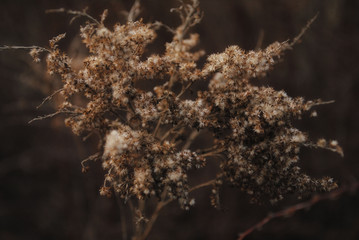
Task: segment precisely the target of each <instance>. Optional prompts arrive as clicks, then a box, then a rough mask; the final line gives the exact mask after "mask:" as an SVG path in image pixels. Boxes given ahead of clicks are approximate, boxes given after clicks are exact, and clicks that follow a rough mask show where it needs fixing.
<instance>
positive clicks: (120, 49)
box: [5, 0, 343, 239]
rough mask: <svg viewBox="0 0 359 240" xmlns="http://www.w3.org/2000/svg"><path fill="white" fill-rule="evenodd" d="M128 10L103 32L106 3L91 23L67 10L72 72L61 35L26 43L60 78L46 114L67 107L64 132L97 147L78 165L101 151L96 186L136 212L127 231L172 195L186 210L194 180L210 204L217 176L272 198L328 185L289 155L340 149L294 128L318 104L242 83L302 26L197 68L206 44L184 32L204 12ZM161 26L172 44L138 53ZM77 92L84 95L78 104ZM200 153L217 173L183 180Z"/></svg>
mask: <svg viewBox="0 0 359 240" xmlns="http://www.w3.org/2000/svg"><path fill="white" fill-rule="evenodd" d="M138 9H139V6H138V1H136V4H135V5H134V7H133V8H132V9H131V11H130V12H129V13H128V14H127V15H128V21H127V22H126V23H125V24H116V25H115V26H113V28H112V29H111V30H110V29H109V28H108V27H106V26H105V24H104V20H105V18H106V15H107V11H105V12H104V13H103V14H102V16H101V19H100V20H99V21H98V20H96V19H94V18H92V17H91V16H89V15H87V14H86V12H85V11H83V12H76V11H70V12H68V13H70V14H73V15H75V16H85V17H88V18H89V21H88V22H87V23H86V24H85V25H84V26H82V27H81V33H80V35H81V38H82V41H83V43H84V44H85V45H86V47H87V48H88V50H89V55H88V56H87V57H86V59H84V61H83V67H82V68H81V69H74V68H73V67H72V65H71V58H70V57H69V56H68V55H66V54H65V53H64V52H62V51H61V50H60V49H59V47H58V45H57V43H58V42H59V41H60V40H61V39H62V38H64V37H65V34H61V35H59V36H57V37H55V38H53V39H52V40H50V47H49V48H46V49H45V48H40V47H29V48H30V49H31V51H30V54H31V56H32V57H33V58H34V60H35V61H36V62H38V61H40V57H39V54H40V53H41V52H47V58H46V62H47V69H48V73H49V74H51V75H53V74H57V75H59V76H60V77H61V79H62V82H63V87H62V88H61V89H60V90H59V91H57V93H59V94H60V95H61V96H62V97H63V102H62V104H61V105H60V106H59V107H58V111H57V112H56V113H55V114H58V113H65V114H66V116H67V118H66V121H65V123H66V125H67V126H69V127H70V128H71V129H72V131H73V132H74V134H76V135H88V134H97V135H98V136H99V149H98V152H97V153H96V154H94V155H93V156H90V157H89V158H88V159H86V160H85V161H83V163H82V164H83V170H84V171H87V170H88V167H87V166H86V161H87V160H101V162H102V167H103V169H104V170H105V171H106V175H105V177H104V184H103V186H102V187H101V189H100V194H101V195H106V196H111V193H113V192H114V193H116V195H117V194H118V196H119V197H120V198H122V199H123V200H124V201H125V202H129V204H130V205H131V206H133V215H134V216H136V219H137V222H136V223H137V225H136V227H135V230H134V232H133V239H145V238H146V237H147V236H148V234H149V232H150V230H151V228H152V226H153V223H154V222H155V220H156V218H157V216H158V214H159V211H160V210H161V209H162V208H163V207H164V206H165V205H166V204H167V203H169V202H171V201H173V200H177V201H178V203H179V205H180V206H181V207H182V208H184V209H189V208H190V206H191V205H193V204H194V203H195V201H194V199H192V198H191V197H190V192H191V191H193V190H196V189H198V188H201V187H205V186H212V187H213V190H212V193H213V194H212V196H211V202H212V204H213V205H214V206H219V204H220V201H219V200H220V196H219V189H220V188H221V186H222V185H224V184H227V185H230V186H234V187H238V188H239V189H240V190H241V191H244V192H246V193H248V194H249V195H250V197H251V200H252V201H253V202H258V201H263V200H264V199H268V198H269V199H270V201H271V202H272V203H275V202H277V201H278V200H281V199H283V198H284V197H285V196H286V195H288V194H293V193H295V194H297V195H298V196H302V195H305V194H308V193H311V192H321V191H330V190H332V189H334V188H336V187H337V185H336V183H335V182H334V181H333V180H332V179H331V178H329V177H324V178H322V179H313V178H311V177H309V176H308V175H306V174H304V173H303V172H302V171H301V169H300V168H299V167H298V161H299V152H300V150H301V148H302V147H309V148H325V149H328V150H331V151H334V152H337V153H339V154H341V155H343V152H342V150H341V148H340V147H339V145H338V143H337V142H336V141H335V140H331V141H327V140H324V139H319V140H317V141H313V140H311V139H310V137H309V136H308V134H307V133H304V132H302V131H300V130H299V129H297V128H295V127H294V126H293V120H295V119H300V118H301V116H302V115H303V114H306V113H308V115H309V114H310V113H311V112H312V111H313V108H314V107H315V106H317V105H321V104H325V103H328V102H323V101H321V100H315V101H306V100H304V99H303V98H301V97H297V98H292V97H290V96H288V95H287V94H286V93H285V92H284V91H277V90H274V89H273V88H270V87H264V86H261V87H258V86H255V85H253V84H252V83H251V79H253V78H262V77H263V76H265V75H266V73H267V72H268V71H270V70H271V69H272V67H273V66H274V64H275V63H277V62H278V59H279V58H280V57H281V56H282V54H283V53H284V52H285V51H286V50H289V49H291V48H292V47H293V45H294V44H295V43H296V42H297V41H298V40H299V38H300V36H301V35H302V34H303V33H304V30H303V32H302V33H301V34H300V35H299V36H298V37H296V38H294V40H293V41H285V42H275V43H273V44H271V45H269V46H268V47H266V48H265V49H259V50H256V51H245V50H243V49H241V48H240V47H238V46H229V47H227V48H226V49H225V50H224V51H223V52H222V53H216V54H211V55H209V56H207V57H206V63H205V65H204V67H202V68H199V67H198V66H197V64H196V62H197V61H198V60H199V59H200V58H201V57H203V56H204V51H193V50H192V49H193V48H194V47H195V46H197V45H198V42H199V35H198V34H195V33H189V30H190V28H191V27H192V26H194V25H196V24H197V23H199V22H200V20H201V18H202V13H201V12H200V10H199V3H198V1H197V0H192V1H190V2H189V3H183V4H182V5H181V6H180V7H179V8H176V9H173V11H175V12H177V13H178V14H179V16H180V18H181V24H180V25H179V26H178V27H177V28H171V27H169V26H166V25H165V24H163V23H159V22H155V23H144V22H143V21H142V20H138V21H136V20H135V19H136V17H137V15H138V13H139V11H138ZM59 11H65V10H63V9H60V10H59ZM308 26H309V24H308ZM308 26H307V27H306V28H308ZM159 27H165V28H166V29H167V30H169V31H170V32H171V33H172V34H173V38H172V41H171V42H169V43H166V46H165V52H164V53H161V54H152V55H150V56H148V57H144V56H143V54H144V52H145V51H146V49H147V48H148V45H149V44H150V43H151V42H153V41H154V40H155V38H156V30H157V29H158V28H159ZM306 28H305V29H306ZM5 48H6V47H5ZM7 48H11V47H7ZM144 81H148V82H150V83H151V84H153V86H154V87H153V91H145V90H143V89H141V88H140V85H141V82H144ZM198 81H202V82H203V83H206V82H208V87H206V88H204V89H202V90H201V91H197V92H196V97H195V98H194V99H189V98H185V96H186V92H187V91H189V90H190V89H191V86H192V85H193V83H195V82H198ZM75 97H76V99H78V98H79V97H80V98H81V99H82V101H81V104H78V101H77V102H76V101H75V100H74V99H75ZM53 115H54V114H52V115H51V116H53ZM311 115H312V116H316V112H315V111H314V112H312V114H311ZM45 117H47V116H45ZM42 118H44V117H40V119H42ZM199 134H207V135H210V136H211V138H212V139H213V141H212V143H211V144H212V145H211V147H209V148H205V149H192V148H191V145H192V143H193V142H195V141H196V138H197V136H198V135H199ZM209 158H211V159H213V160H214V161H217V162H218V166H219V171H218V173H217V175H216V176H213V179H212V180H210V181H207V182H205V183H203V184H200V185H196V186H193V185H192V184H191V183H190V182H189V180H188V171H189V170H190V169H200V168H202V167H204V166H205V164H206V162H207V160H208V159H209ZM154 199H156V201H157V207H156V208H155V209H154V211H153V212H152V213H149V209H146V206H147V205H146V204H148V202H149V201H151V200H154ZM135 203H136V204H137V205H135Z"/></svg>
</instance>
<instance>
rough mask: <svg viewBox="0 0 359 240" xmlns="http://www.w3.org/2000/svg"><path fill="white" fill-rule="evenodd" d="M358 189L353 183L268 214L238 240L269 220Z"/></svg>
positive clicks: (240, 239) (356, 184)
mask: <svg viewBox="0 0 359 240" xmlns="http://www.w3.org/2000/svg"><path fill="white" fill-rule="evenodd" d="M358 188H359V183H354V184H352V185H351V186H345V187H341V188H339V189H337V190H335V191H332V192H329V193H327V194H323V195H315V196H314V197H313V198H312V199H310V200H308V201H306V202H302V203H298V204H296V205H293V206H290V207H288V208H286V209H284V210H281V211H279V212H276V213H270V214H268V216H267V217H265V218H263V219H262V220H261V221H259V222H258V223H257V224H255V225H253V226H252V227H250V228H248V229H247V230H246V231H244V232H242V233H241V234H240V235H239V238H238V240H243V239H244V238H245V237H247V236H248V235H249V234H251V233H252V232H253V231H255V230H259V229H261V228H262V227H263V226H264V225H265V224H267V223H268V222H269V221H271V220H273V219H275V218H280V217H285V216H289V215H292V214H294V213H295V212H297V211H299V210H303V209H307V208H310V207H311V206H313V205H315V204H316V203H318V202H320V201H323V200H333V199H335V198H337V197H338V196H341V195H342V194H344V193H346V192H353V191H356V190H357V189H358Z"/></svg>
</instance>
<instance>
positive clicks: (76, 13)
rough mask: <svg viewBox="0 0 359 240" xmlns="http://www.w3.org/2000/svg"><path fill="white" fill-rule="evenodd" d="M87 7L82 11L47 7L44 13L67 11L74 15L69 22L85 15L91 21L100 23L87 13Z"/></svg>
mask: <svg viewBox="0 0 359 240" xmlns="http://www.w3.org/2000/svg"><path fill="white" fill-rule="evenodd" d="M86 11H87V8H85V9H83V10H82V11H74V10H66V9H65V8H58V9H48V10H46V11H45V13H67V14H70V15H74V17H73V18H72V19H71V20H70V24H71V23H72V22H73V21H75V20H76V19H77V18H79V17H87V18H88V19H90V20H92V21H93V22H95V23H97V24H98V25H100V24H101V23H100V22H99V21H97V20H96V19H95V18H94V17H92V16H91V15H89V14H87V12H86Z"/></svg>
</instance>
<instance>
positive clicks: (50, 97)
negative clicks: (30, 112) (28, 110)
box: [36, 88, 64, 109]
mask: <svg viewBox="0 0 359 240" xmlns="http://www.w3.org/2000/svg"><path fill="white" fill-rule="evenodd" d="M63 89H64V88H60V89H58V90H56V91H55V92H53V93H52V94H51V95H50V96H47V97H46V98H44V100H42V102H41V103H40V104H39V105H38V106H37V107H36V108H37V109H39V108H40V107H41V106H42V105H44V103H45V102H47V101H49V100H51V99H52V98H53V97H54V96H55V95H56V94H57V93H59V92H61V91H62V90H63Z"/></svg>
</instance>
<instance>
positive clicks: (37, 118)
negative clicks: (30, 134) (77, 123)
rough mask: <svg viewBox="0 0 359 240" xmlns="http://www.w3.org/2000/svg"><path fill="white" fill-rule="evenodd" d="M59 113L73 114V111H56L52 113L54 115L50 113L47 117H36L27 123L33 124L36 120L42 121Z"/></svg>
mask: <svg viewBox="0 0 359 240" xmlns="http://www.w3.org/2000/svg"><path fill="white" fill-rule="evenodd" d="M60 113H74V112H73V111H57V112H54V113H51V114H47V115H44V116H38V117H36V118H34V119H32V120H30V121H29V122H28V123H29V124H30V123H32V122H35V121H38V120H43V119H46V118H51V117H54V116H56V115H58V114H60Z"/></svg>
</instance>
